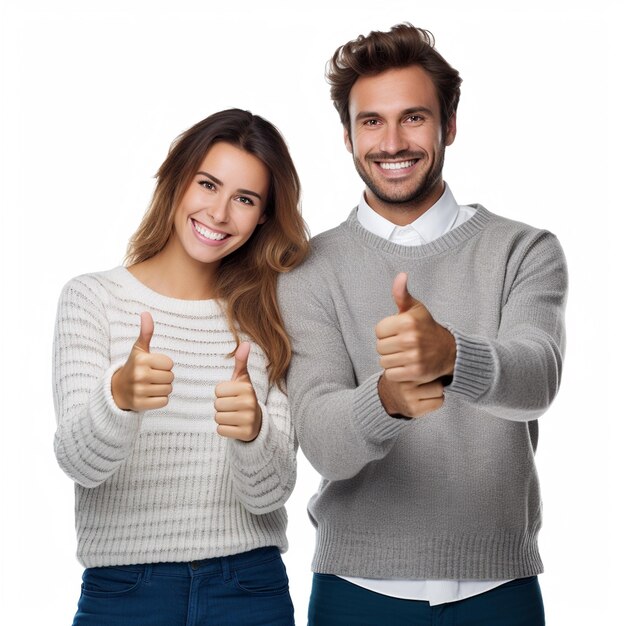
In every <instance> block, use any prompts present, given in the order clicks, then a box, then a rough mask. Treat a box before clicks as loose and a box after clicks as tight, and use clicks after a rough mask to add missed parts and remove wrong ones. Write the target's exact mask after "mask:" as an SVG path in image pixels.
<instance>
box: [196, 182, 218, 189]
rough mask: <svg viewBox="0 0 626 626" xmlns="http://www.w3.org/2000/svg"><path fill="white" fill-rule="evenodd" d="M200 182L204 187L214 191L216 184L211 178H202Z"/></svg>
mask: <svg viewBox="0 0 626 626" xmlns="http://www.w3.org/2000/svg"><path fill="white" fill-rule="evenodd" d="M198 183H199V185H200V186H201V187H204V188H205V189H208V190H210V191H213V189H215V185H214V184H213V183H212V182H211V181H210V180H201V181H198Z"/></svg>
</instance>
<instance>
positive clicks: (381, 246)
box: [344, 204, 492, 259]
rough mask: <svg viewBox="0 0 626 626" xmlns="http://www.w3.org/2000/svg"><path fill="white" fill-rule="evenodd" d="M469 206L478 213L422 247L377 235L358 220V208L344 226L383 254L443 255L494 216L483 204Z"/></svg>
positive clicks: (475, 232) (420, 256) (409, 256)
mask: <svg viewBox="0 0 626 626" xmlns="http://www.w3.org/2000/svg"><path fill="white" fill-rule="evenodd" d="M469 206H471V207H473V208H475V209H476V213H474V215H473V216H472V217H470V219H469V220H467V221H466V222H464V223H463V224H461V225H460V226H457V227H456V228H453V229H452V230H450V231H448V232H447V233H445V234H444V235H442V236H441V237H438V238H437V239H435V240H434V241H431V242H429V243H426V244H424V245H421V246H403V245H401V244H398V243H393V242H391V241H388V240H387V239H384V238H383V237H379V236H378V235H375V234H374V233H372V232H370V231H369V230H367V229H366V228H364V227H363V226H362V225H361V223H360V222H359V220H358V218H357V208H356V207H355V208H354V209H352V211H351V212H350V215H348V218H347V220H346V221H345V222H344V226H345V227H346V228H347V229H348V230H349V232H350V233H351V234H352V235H353V236H354V237H355V238H356V239H359V240H361V241H362V242H363V243H365V244H366V245H368V246H370V247H372V248H376V249H378V250H380V251H382V252H386V253H387V254H392V255H395V256H401V257H405V258H411V259H417V258H424V257H428V256H433V255H435V254H441V253H442V252H446V251H448V250H450V249H452V248H455V247H456V246H458V245H459V244H461V243H463V242H464V241H467V240H468V239H470V238H471V237H473V236H474V235H476V234H477V233H479V232H480V231H481V230H483V228H484V227H485V226H486V224H487V223H488V222H489V220H490V219H491V217H492V214H491V213H490V212H489V211H487V209H486V208H485V207H484V206H482V205H481V204H470V205H469Z"/></svg>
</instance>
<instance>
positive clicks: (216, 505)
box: [53, 267, 296, 567]
mask: <svg viewBox="0 0 626 626" xmlns="http://www.w3.org/2000/svg"><path fill="white" fill-rule="evenodd" d="M142 311H149V312H150V313H151V314H152V316H153V318H154V326H155V330H154V336H153V338H152V342H151V345H150V349H151V351H152V352H159V353H163V354H167V355H168V356H169V357H171V358H172V360H173V361H174V369H173V372H174V376H175V379H174V383H173V391H172V393H171V395H170V397H169V403H168V405H167V406H166V407H165V408H163V409H158V410H153V411H146V412H143V413H135V412H133V411H122V410H120V409H118V408H117V406H116V405H115V402H114V401H113V398H112V396H111V386H110V382H111V375H112V374H113V372H114V371H115V370H116V369H118V368H119V367H120V366H121V365H123V364H124V362H125V361H126V359H127V357H128V354H129V352H130V349H131V347H132V345H133V343H134V342H135V340H136V339H137V337H138V335H139V314H140V313H141V312H142ZM54 344H55V345H54V364H53V367H54V377H53V378H54V401H55V409H56V414H57V431H56V435H55V451H56V455H57V459H58V462H59V465H60V466H61V467H62V469H63V470H64V471H65V472H66V473H67V474H68V475H69V476H70V478H72V480H74V481H75V483H76V494H75V495H76V530H77V535H78V559H79V561H80V562H81V563H82V564H83V565H84V566H85V567H97V566H103V565H122V564H131V563H155V562H162V561H190V560H197V559H204V558H209V557H215V556H224V555H228V554H235V553H239V552H244V551H247V550H251V549H253V548H258V547H262V546H271V545H274V546H278V547H279V548H280V549H281V550H283V551H284V550H285V549H286V548H287V539H286V535H285V529H286V524H287V516H286V512H285V508H284V506H283V504H284V502H285V501H286V500H287V498H288V496H289V494H290V493H291V490H292V489H293V485H294V482H295V473H296V465H295V463H296V461H295V455H296V444H295V437H294V433H293V428H292V425H291V421H290V417H289V411H288V407H287V402H286V398H285V396H284V394H283V393H282V392H280V391H279V390H278V389H277V388H276V387H273V386H269V384H268V380H267V371H266V363H265V358H264V356H263V354H262V352H261V350H260V349H259V348H258V347H257V346H255V345H253V346H252V350H251V353H250V357H249V361H248V369H249V372H250V376H251V379H252V383H253V385H254V388H255V391H256V394H257V398H258V401H259V404H260V405H261V410H262V413H263V422H262V427H261V431H260V433H259V436H258V437H257V438H256V439H255V440H254V441H253V442H251V443H243V442H240V441H235V440H232V439H225V438H223V437H221V436H220V435H218V434H217V432H216V425H215V422H214V419H213V417H214V408H213V402H214V399H215V395H214V388H215V385H216V384H217V383H219V382H221V381H228V380H230V378H231V376H232V371H233V367H234V359H233V358H232V357H228V356H227V354H228V353H229V352H230V351H231V350H232V349H233V348H234V339H233V336H232V334H231V333H230V331H229V329H228V326H227V324H226V320H225V317H224V315H223V314H222V311H221V309H220V307H219V304H218V303H217V302H216V301H215V300H204V301H190V300H177V299H174V298H168V297H165V296H162V295H159V294H157V293H155V292H154V291H152V290H150V289H148V288H147V287H145V286H144V285H143V284H142V283H140V282H139V281H138V280H137V279H136V278H134V276H133V275H132V274H131V273H130V272H128V270H127V269H125V268H123V267H118V268H116V269H113V270H111V271H108V272H102V273H99V274H87V275H84V276H79V277H78V278H75V279H73V280H72V281H70V282H69V283H68V284H67V285H66V286H65V288H64V289H63V292H62V294H61V298H60V301H59V309H58V316H57V323H56V330H55V342H54Z"/></svg>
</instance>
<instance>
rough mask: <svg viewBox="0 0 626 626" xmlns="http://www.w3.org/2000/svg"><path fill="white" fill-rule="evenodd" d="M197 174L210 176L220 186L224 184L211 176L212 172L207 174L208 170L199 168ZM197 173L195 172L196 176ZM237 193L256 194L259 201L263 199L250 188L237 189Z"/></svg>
mask: <svg viewBox="0 0 626 626" xmlns="http://www.w3.org/2000/svg"><path fill="white" fill-rule="evenodd" d="M198 174H201V175H202V176H206V177H207V178H210V179H211V180H212V181H213V182H214V183H215V184H216V185H219V186H220V187H223V186H224V183H223V182H222V181H221V180H220V179H219V178H216V177H215V176H213V174H209V173H208V172H205V171H204V170H200V171H199V172H198ZM198 174H196V176H197V175H198ZM237 193H243V194H246V195H248V196H256V197H257V198H258V199H259V200H261V201H262V200H263V198H261V196H260V195H259V194H258V193H257V192H256V191H251V190H250V189H237Z"/></svg>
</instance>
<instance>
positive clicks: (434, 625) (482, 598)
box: [309, 574, 545, 626]
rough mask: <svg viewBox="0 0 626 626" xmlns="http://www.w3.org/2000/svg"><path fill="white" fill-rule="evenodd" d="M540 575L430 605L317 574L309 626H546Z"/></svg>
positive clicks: (312, 595)
mask: <svg viewBox="0 0 626 626" xmlns="http://www.w3.org/2000/svg"><path fill="white" fill-rule="evenodd" d="M544 625H545V618H544V612H543V600H542V598H541V590H540V589H539V583H538V581H537V577H536V576H532V577H531V578H519V579H518V580H512V581H511V582H508V583H505V584H504V585H500V586H499V587H495V588H494V589H490V590H489V591H486V592H484V593H481V594H479V595H477V596H472V597H471V598H466V599H465V600H459V601H457V602H449V603H448V604H440V605H436V606H430V604H428V602H422V601H420V600H402V599H400V598H392V597H390V596H385V595H382V594H380V593H376V592H374V591H370V590H369V589H364V588H363V587H359V586H358V585H355V584H353V583H350V582H348V581H347V580H344V579H343V578H339V577H337V576H333V575H331V574H314V575H313V589H312V591H311V601H310V604H309V626H544Z"/></svg>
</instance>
